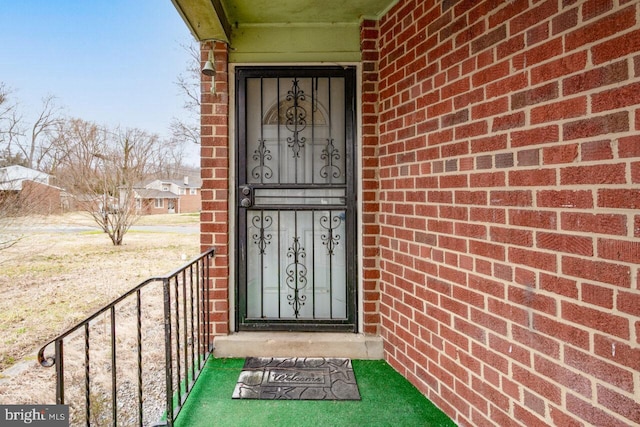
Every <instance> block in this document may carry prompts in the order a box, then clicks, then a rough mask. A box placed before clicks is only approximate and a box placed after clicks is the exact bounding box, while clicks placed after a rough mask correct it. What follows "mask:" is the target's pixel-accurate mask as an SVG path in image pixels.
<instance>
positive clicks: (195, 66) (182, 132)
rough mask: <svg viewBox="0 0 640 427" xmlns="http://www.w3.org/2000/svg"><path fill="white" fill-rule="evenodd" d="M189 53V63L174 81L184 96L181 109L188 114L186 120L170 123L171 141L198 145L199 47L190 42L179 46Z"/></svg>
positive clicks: (176, 119) (175, 119) (174, 119)
mask: <svg viewBox="0 0 640 427" xmlns="http://www.w3.org/2000/svg"><path fill="white" fill-rule="evenodd" d="M181 47H182V48H183V49H184V50H186V51H187V52H188V53H189V61H188V62H187V64H186V68H185V70H184V72H182V73H180V74H179V75H178V77H177V80H176V86H178V89H179V91H180V93H181V94H182V95H183V96H184V99H185V101H184V104H183V108H184V110H185V111H186V112H187V113H188V118H187V119H178V118H176V117H174V118H173V120H172V121H171V135H172V139H174V140H175V141H179V142H184V143H190V144H200V122H199V121H198V119H199V117H200V46H199V44H198V43H197V42H195V41H192V42H190V43H188V44H181Z"/></svg>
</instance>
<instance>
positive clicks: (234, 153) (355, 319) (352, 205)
mask: <svg viewBox="0 0 640 427" xmlns="http://www.w3.org/2000/svg"><path fill="white" fill-rule="evenodd" d="M229 66H230V73H229V77H230V78H229V83H230V89H231V91H230V99H229V101H230V102H229V123H230V124H232V126H230V127H229V136H230V143H231V144H230V148H231V150H230V161H231V165H230V172H231V174H230V177H229V184H230V191H229V197H230V199H229V201H230V205H229V206H230V212H229V213H230V217H229V220H230V225H231V227H230V229H229V230H230V232H231V233H232V235H231V236H229V237H230V246H231V249H232V251H231V253H232V254H234V256H233V260H230V261H231V263H230V267H231V272H230V273H231V274H230V279H231V280H230V289H229V291H230V294H229V298H230V300H229V320H230V326H231V330H232V331H241V330H245V331H246V330H262V331H292V330H295V331H340V332H346V331H348V332H358V331H359V330H361V327H362V315H361V313H362V308H363V302H362V286H361V283H362V278H361V276H360V274H359V273H360V272H361V271H362V265H361V263H362V257H361V256H362V253H361V250H362V248H361V245H360V243H361V242H360V240H361V239H360V232H359V230H361V215H362V213H361V203H362V202H361V191H362V189H361V184H360V181H359V178H358V177H359V176H360V170H361V158H360V157H361V152H360V143H359V142H360V139H359V138H360V135H359V132H358V129H360V126H361V122H360V98H359V96H360V93H361V92H360V86H359V85H360V83H361V80H360V66H359V64H344V65H340V66H335V65H333V66H326V65H322V64H320V65H313V64H312V65H308V64H285V65H272V64H269V65H253V64H229ZM347 68H348V69H349V70H350V71H348V72H345V73H344V78H345V95H346V96H349V97H351V99H350V105H348V106H347V107H346V110H347V111H345V115H349V116H350V117H349V118H348V119H347V120H346V122H347V125H346V126H347V129H346V133H347V134H348V135H347V140H346V141H345V145H346V146H347V152H346V153H345V154H346V155H347V157H348V158H347V159H346V161H347V162H348V163H349V167H347V176H346V180H347V187H348V188H349V190H348V191H347V193H348V194H349V195H351V196H352V197H348V198H347V205H348V207H347V210H348V211H350V212H352V215H351V218H348V222H349V226H348V229H349V230H350V232H351V233H352V235H350V236H348V239H350V240H353V241H354V243H352V245H351V246H352V249H351V250H347V270H348V272H347V277H348V278H349V277H350V278H352V281H353V283H352V284H350V285H348V289H349V290H348V297H349V302H348V308H347V310H348V312H349V315H348V319H347V320H346V321H345V322H342V323H341V322H336V321H330V322H324V321H314V322H312V323H311V324H310V323H304V325H302V327H301V326H300V323H298V322H286V321H279V322H276V323H275V324H274V323H267V322H265V323H264V324H263V323H260V322H256V323H251V324H250V327H248V326H247V324H243V323H242V322H241V318H240V317H241V312H240V311H241V309H242V307H243V306H242V300H241V298H246V296H245V295H244V290H243V289H241V281H242V280H241V279H242V277H243V274H244V273H243V263H242V260H241V259H240V257H241V254H242V250H241V249H242V244H243V243H242V242H241V241H240V239H241V235H242V232H241V228H242V227H243V226H244V225H245V224H243V223H242V221H241V219H240V213H239V211H240V207H239V203H238V200H239V198H238V186H239V173H240V166H241V161H242V160H241V159H240V157H241V153H243V151H244V150H243V149H241V147H240V140H241V133H242V132H241V127H240V126H241V114H240V112H239V101H238V100H239V97H240V94H239V87H238V82H239V77H238V72H239V71H240V72H242V71H243V70H249V71H250V74H251V75H252V76H253V75H254V73H256V74H258V73H263V75H264V76H265V77H273V76H275V75H276V74H274V73H281V74H278V76H282V77H287V76H286V73H287V72H291V71H295V70H304V71H305V72H313V71H318V70H319V71H320V72H321V73H322V72H324V73H326V72H327V70H338V69H347ZM345 237H346V236H345ZM245 243H246V242H245ZM245 307H246V299H245Z"/></svg>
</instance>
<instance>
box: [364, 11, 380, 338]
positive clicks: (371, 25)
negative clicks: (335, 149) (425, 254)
mask: <svg viewBox="0 0 640 427" xmlns="http://www.w3.org/2000/svg"><path fill="white" fill-rule="evenodd" d="M378 36H379V31H378V26H377V22H375V21H365V22H363V24H362V26H361V30H360V40H361V42H360V49H361V51H362V90H361V93H362V95H361V97H362V98H361V115H362V118H361V121H362V130H361V132H362V181H361V188H362V211H363V212H362V227H363V236H362V242H360V244H361V246H362V257H363V262H362V266H363V271H362V287H363V289H362V297H363V301H362V308H363V314H362V317H363V319H362V320H363V322H362V323H363V326H364V328H363V329H364V330H363V331H362V332H364V333H367V334H372V335H379V334H380V289H379V286H378V283H379V279H380V266H379V258H378V256H379V235H380V224H379V222H378V213H379V211H380V202H379V200H378V190H379V187H378V185H379V179H378V167H379V164H378V126H377V123H378V60H379V55H378V43H377V39H378Z"/></svg>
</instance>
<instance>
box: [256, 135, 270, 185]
mask: <svg viewBox="0 0 640 427" xmlns="http://www.w3.org/2000/svg"><path fill="white" fill-rule="evenodd" d="M272 159H273V156H272V155H271V150H269V149H268V148H267V146H266V145H265V141H264V139H259V140H258V148H256V150H255V151H254V152H253V160H255V161H257V162H258V165H257V166H256V167H254V168H253V169H252V170H251V176H253V178H255V179H260V175H262V177H263V178H264V179H269V178H271V177H272V176H273V170H272V169H271V168H270V167H269V166H267V164H266V162H267V161H270V160H272Z"/></svg>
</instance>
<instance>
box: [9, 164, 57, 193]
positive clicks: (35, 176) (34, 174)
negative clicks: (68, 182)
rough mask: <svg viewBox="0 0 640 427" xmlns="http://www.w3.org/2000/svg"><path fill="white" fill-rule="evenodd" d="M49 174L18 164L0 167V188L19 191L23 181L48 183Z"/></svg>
mask: <svg viewBox="0 0 640 427" xmlns="http://www.w3.org/2000/svg"><path fill="white" fill-rule="evenodd" d="M50 177H51V175H49V174H46V173H44V172H40V171H38V170H35V169H30V168H26V167H24V166H20V165H12V166H6V167H3V168H0V190H5V191H6V190H11V191H19V190H21V189H22V182H23V181H35V182H39V183H41V184H48V183H49V178H50Z"/></svg>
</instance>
